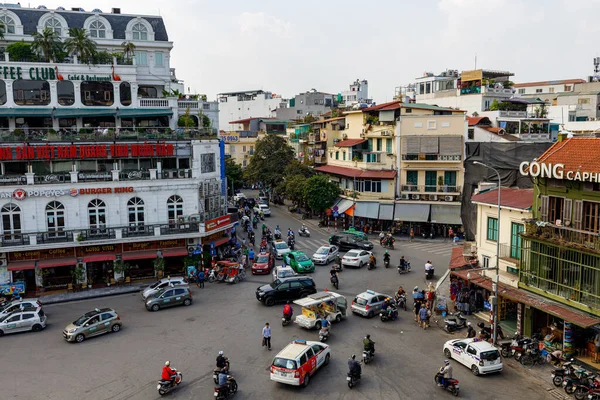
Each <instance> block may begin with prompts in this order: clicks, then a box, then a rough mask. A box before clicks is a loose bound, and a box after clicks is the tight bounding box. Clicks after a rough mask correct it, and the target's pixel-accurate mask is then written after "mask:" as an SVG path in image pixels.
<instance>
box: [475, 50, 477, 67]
mask: <svg viewBox="0 0 600 400" xmlns="http://www.w3.org/2000/svg"><path fill="white" fill-rule="evenodd" d="M475 69H477V53H475Z"/></svg>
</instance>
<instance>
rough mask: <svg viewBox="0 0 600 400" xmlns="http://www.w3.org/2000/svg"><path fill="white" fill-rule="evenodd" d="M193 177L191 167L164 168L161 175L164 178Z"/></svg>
mask: <svg viewBox="0 0 600 400" xmlns="http://www.w3.org/2000/svg"><path fill="white" fill-rule="evenodd" d="M191 177H192V170H191V169H163V170H162V171H161V175H160V178H162V179H185V178H191Z"/></svg>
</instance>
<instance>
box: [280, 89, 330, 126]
mask: <svg viewBox="0 0 600 400" xmlns="http://www.w3.org/2000/svg"><path fill="white" fill-rule="evenodd" d="M336 97H337V96H334V95H333V94H330V93H323V92H319V91H317V90H316V89H311V90H309V91H307V92H305V93H300V94H297V95H296V96H295V97H294V98H293V99H290V100H289V101H288V102H287V103H286V104H283V103H282V104H281V106H280V107H279V108H277V110H276V111H275V113H276V117H277V119H280V120H288V121H289V120H303V119H304V118H305V117H307V116H309V115H310V116H313V117H319V116H321V115H323V114H325V113H327V112H329V111H331V110H332V108H334V107H335V106H336Z"/></svg>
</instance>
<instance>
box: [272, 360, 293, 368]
mask: <svg viewBox="0 0 600 400" xmlns="http://www.w3.org/2000/svg"><path fill="white" fill-rule="evenodd" d="M273 366H274V367H277V368H285V369H293V370H295V369H296V368H297V366H296V361H295V360H290V359H288V358H281V357H275V359H274V360H273Z"/></svg>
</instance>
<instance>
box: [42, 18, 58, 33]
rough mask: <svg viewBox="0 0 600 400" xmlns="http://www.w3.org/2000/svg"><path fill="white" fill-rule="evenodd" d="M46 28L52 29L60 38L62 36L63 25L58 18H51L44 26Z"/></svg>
mask: <svg viewBox="0 0 600 400" xmlns="http://www.w3.org/2000/svg"><path fill="white" fill-rule="evenodd" d="M44 28H50V29H52V30H53V31H54V32H56V33H57V34H58V36H62V24H61V23H60V21H59V20H58V19H56V18H49V19H48V20H47V21H46V24H45V25H44Z"/></svg>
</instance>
